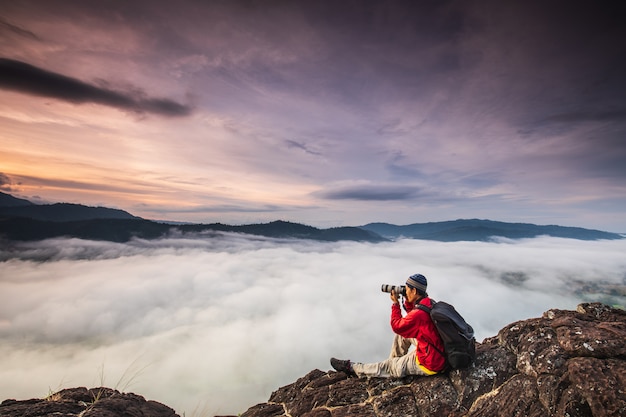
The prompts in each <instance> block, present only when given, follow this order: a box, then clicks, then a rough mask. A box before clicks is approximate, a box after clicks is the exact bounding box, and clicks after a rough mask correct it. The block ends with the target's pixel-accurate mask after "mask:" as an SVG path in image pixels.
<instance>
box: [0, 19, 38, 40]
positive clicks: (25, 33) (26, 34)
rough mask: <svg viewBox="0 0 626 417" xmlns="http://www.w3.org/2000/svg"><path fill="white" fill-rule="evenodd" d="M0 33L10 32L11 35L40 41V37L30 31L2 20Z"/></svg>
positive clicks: (0, 20) (0, 21)
mask: <svg viewBox="0 0 626 417" xmlns="http://www.w3.org/2000/svg"><path fill="white" fill-rule="evenodd" d="M0 32H9V33H10V34H13V35H17V36H19V37H22V38H26V39H28V40H34V41H40V40H41V39H39V37H38V36H37V35H35V34H34V33H33V32H31V31H29V30H25V29H22V28H21V27H19V26H16V25H13V24H11V23H10V22H7V21H6V20H4V19H2V18H0Z"/></svg>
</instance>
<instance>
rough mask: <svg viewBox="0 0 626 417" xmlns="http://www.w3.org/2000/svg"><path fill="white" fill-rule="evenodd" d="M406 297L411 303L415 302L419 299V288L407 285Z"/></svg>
mask: <svg viewBox="0 0 626 417" xmlns="http://www.w3.org/2000/svg"><path fill="white" fill-rule="evenodd" d="M406 299H407V300H408V302H409V303H414V302H416V301H417V299H418V296H417V290H416V289H415V288H411V287H409V286H408V285H407V287H406Z"/></svg>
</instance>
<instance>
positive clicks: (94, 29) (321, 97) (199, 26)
mask: <svg viewBox="0 0 626 417" xmlns="http://www.w3.org/2000/svg"><path fill="white" fill-rule="evenodd" d="M625 17H626V16H625V12H624V7H623V6H622V5H621V4H620V3H619V2H607V1H599V2H593V3H591V2H587V1H576V0H575V1H564V0H556V1H543V2H533V1H525V2H503V1H498V0H477V1H443V0H441V1H440V0H436V1H435V0H427V1H419V2H416V1H412V0H411V1H384V2H383V1H356V0H354V1H350V0H348V1H341V2H337V1H328V0H320V1H279V0H264V1H261V0H228V1H226V0H221V1H220V0H213V1H191V0H187V1H177V2H171V1H163V0H150V1H148V0H138V1H133V2H127V1H121V0H111V1H107V2H99V1H60V0H45V1H26V0H15V1H10V2H9V1H6V2H2V3H1V4H0V145H1V146H0V191H3V192H7V193H10V194H12V195H15V196H17V197H21V198H27V199H29V200H31V201H33V202H37V203H55V202H71V203H82V204H86V205H92V206H98V205H101V206H107V207H114V208H119V209H123V210H126V211H129V212H131V213H132V214H134V215H137V216H141V217H144V218H148V219H157V220H171V221H189V222H204V223H212V222H222V223H228V224H249V223H257V222H269V221H273V220H286V221H294V222H298V223H303V224H308V225H313V226H316V227H323V228H325V227H334V226H357V225H363V224H366V223H369V222H378V221H382V222H389V223H394V224H411V223H421V222H428V221H444V220H453V219H458V218H481V219H492V220H500V221H512V222H529V223H535V224H558V225H564V226H579V227H586V228H593V229H600V230H606V231H612V232H626V216H625V215H624V208H625V207H626V164H624V160H626V140H625V134H626V93H625V91H626V77H625V76H624V74H626V42H625V41H624V39H626V33H625V32H626V26H624V24H623V21H624V18H625Z"/></svg>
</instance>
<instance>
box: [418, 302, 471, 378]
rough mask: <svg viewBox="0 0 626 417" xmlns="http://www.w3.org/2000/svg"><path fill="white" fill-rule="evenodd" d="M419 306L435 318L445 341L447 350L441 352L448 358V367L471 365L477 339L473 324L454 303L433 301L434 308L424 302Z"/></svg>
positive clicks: (459, 367) (444, 344) (457, 367)
mask: <svg viewBox="0 0 626 417" xmlns="http://www.w3.org/2000/svg"><path fill="white" fill-rule="evenodd" d="M417 308H419V309H420V310H423V311H425V312H427V313H428V314H429V315H430V318H431V319H432V320H433V323H434V324H435V327H436V328H437V332H438V333H439V336H440V337H441V340H442V341H443V347H444V350H445V352H440V353H441V354H442V355H443V356H444V357H445V358H446V366H447V368H449V369H461V368H467V367H469V366H470V365H471V364H472V362H474V360H476V339H475V338H474V329H473V328H472V326H470V325H469V324H467V322H466V321H465V319H464V318H463V317H462V316H461V315H460V314H459V313H458V312H457V311H456V309H455V308H454V307H453V306H452V305H450V304H448V303H446V302H443V301H439V302H435V301H433V307H432V308H428V307H426V306H425V305H422V304H419V305H417ZM433 347H434V346H433Z"/></svg>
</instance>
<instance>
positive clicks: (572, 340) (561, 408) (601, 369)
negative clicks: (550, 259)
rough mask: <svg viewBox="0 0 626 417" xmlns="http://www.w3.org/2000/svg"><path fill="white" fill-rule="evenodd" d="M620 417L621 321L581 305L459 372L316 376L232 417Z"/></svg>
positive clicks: (551, 314) (486, 349)
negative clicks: (426, 375) (374, 375)
mask: <svg viewBox="0 0 626 417" xmlns="http://www.w3.org/2000/svg"><path fill="white" fill-rule="evenodd" d="M625 415H626V312H625V311H623V310H619V309H614V308H611V307H609V306H606V305H603V304H599V303H590V304H589V303H588V304H581V305H579V306H578V308H577V310H576V311H567V310H549V311H547V312H546V313H544V314H543V316H542V317H540V318H534V319H529V320H524V321H519V322H516V323H512V324H510V325H509V326H506V327H505V328H503V329H502V330H500V332H499V333H498V335H497V336H495V337H492V338H488V339H485V340H484V341H483V342H482V343H479V344H477V358H476V362H475V363H474V364H473V365H472V366H471V367H470V368H468V369H463V370H455V371H451V372H449V373H447V374H442V375H435V376H432V377H416V376H411V377H405V378H389V379H381V378H371V379H368V378H351V377H348V376H347V375H345V374H343V373H338V372H334V371H330V372H323V371H321V370H318V369H316V370H313V371H311V372H310V373H308V374H307V375H305V376H304V377H302V378H300V379H298V380H297V381H296V382H294V383H293V384H290V385H287V386H284V387H281V388H279V389H278V390H276V391H275V392H273V393H272V395H271V396H270V398H269V401H268V402H267V403H263V404H258V405H256V406H254V407H252V408H250V409H248V410H247V411H246V412H244V413H243V414H242V415H241V416H242V417H344V416H360V417H383V416H391V417H402V416H407V417H408V416H411V417H414V416H415V417H426V416H450V417H479V416H480V417H490V416H520V417H522V416H530V417H535V416H536V417H543V416H558V417H562V416H563V417H564V416H569V417H583V416H584V417H586V416H594V417H604V416H606V417H609V416H610V417H619V416H625Z"/></svg>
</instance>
